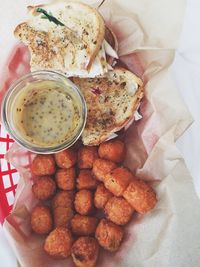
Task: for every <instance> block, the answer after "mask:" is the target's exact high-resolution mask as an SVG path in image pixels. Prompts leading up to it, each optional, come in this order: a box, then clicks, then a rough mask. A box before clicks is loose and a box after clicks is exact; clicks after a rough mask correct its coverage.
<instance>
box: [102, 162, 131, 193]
mask: <svg viewBox="0 0 200 267" xmlns="http://www.w3.org/2000/svg"><path fill="white" fill-rule="evenodd" d="M132 179H133V175H132V173H131V172H130V171H129V170H128V169H126V168H124V167H119V168H116V169H114V170H113V171H111V172H110V173H108V174H106V176H105V178H104V185H105V187H106V188H107V189H108V190H109V191H110V192H112V193H113V194H114V195H115V196H122V195H123V192H124V191H125V190H126V188H127V187H128V185H129V183H130V182H131V180H132Z"/></svg>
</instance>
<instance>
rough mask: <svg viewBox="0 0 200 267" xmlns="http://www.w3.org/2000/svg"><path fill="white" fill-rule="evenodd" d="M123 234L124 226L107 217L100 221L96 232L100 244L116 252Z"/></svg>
mask: <svg viewBox="0 0 200 267" xmlns="http://www.w3.org/2000/svg"><path fill="white" fill-rule="evenodd" d="M123 236H124V230H123V228H122V227H121V226H119V225H116V224H114V223H113V222H110V221H108V220H106V219H102V220H101V221H100V223H99V224H98V226H97V229H96V233H95V237H96V239H97V240H98V242H99V245H100V246H101V247H103V248H104V249H105V250H108V251H110V252H115V251H117V250H118V249H119V247H120V245H121V242H122V239H123Z"/></svg>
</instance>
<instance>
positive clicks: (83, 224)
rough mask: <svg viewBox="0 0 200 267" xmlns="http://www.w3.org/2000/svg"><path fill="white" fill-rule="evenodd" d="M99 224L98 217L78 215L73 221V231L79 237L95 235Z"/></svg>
mask: <svg viewBox="0 0 200 267" xmlns="http://www.w3.org/2000/svg"><path fill="white" fill-rule="evenodd" d="M97 224H98V219H97V218H96V217H91V216H83V215H80V214H76V215H75V216H74V217H73V218H72V220H71V229H72V232H73V233H74V234H75V235H77V236H85V235H86V236H87V235H91V234H94V233H95V230H96V227H97Z"/></svg>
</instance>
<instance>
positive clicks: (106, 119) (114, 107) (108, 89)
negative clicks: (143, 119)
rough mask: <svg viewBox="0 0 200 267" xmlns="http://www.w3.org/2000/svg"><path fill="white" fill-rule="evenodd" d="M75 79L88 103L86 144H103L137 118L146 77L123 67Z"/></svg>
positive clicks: (83, 139)
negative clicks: (101, 74) (95, 76)
mask: <svg viewBox="0 0 200 267" xmlns="http://www.w3.org/2000/svg"><path fill="white" fill-rule="evenodd" d="M73 82H74V83H75V84H76V85H77V86H78V87H79V88H80V90H81V91H82V93H83V95H84V97H85V100H86V103H87V109H88V116H87V122H86V127H85V129H84V131H83V134H82V141H83V143H84V145H99V144H100V143H102V142H104V141H105V140H107V139H109V137H110V136H112V135H113V133H115V132H117V131H119V130H120V129H122V128H123V127H125V126H126V125H127V124H128V123H129V122H130V121H131V120H132V119H133V117H134V113H135V112H136V111H137V109H138V107H139V104H140V102H141V99H142V97H143V94H144V89H143V82H142V80H141V79H140V78H138V77H137V76H136V75H134V74H133V73H132V72H130V71H128V70H126V69H123V68H115V69H114V70H112V71H109V72H107V73H106V75H105V77H104V78H94V79H90V78H87V79H80V78H73Z"/></svg>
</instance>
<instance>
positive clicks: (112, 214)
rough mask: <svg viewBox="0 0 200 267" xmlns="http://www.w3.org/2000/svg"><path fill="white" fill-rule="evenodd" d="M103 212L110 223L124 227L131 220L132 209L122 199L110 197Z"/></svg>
mask: <svg viewBox="0 0 200 267" xmlns="http://www.w3.org/2000/svg"><path fill="white" fill-rule="evenodd" d="M104 211H105V214H106V216H107V218H108V219H109V220H110V221H112V222H114V223H116V224H118V225H125V224H127V223H128V222H129V221H130V220H131V217H132V215H133V212H134V209H133V207H132V206H131V205H130V204H129V203H128V202H127V201H126V200H125V199H124V198H123V197H112V198H110V199H109V200H108V202H107V204H106V206H105V209H104Z"/></svg>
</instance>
